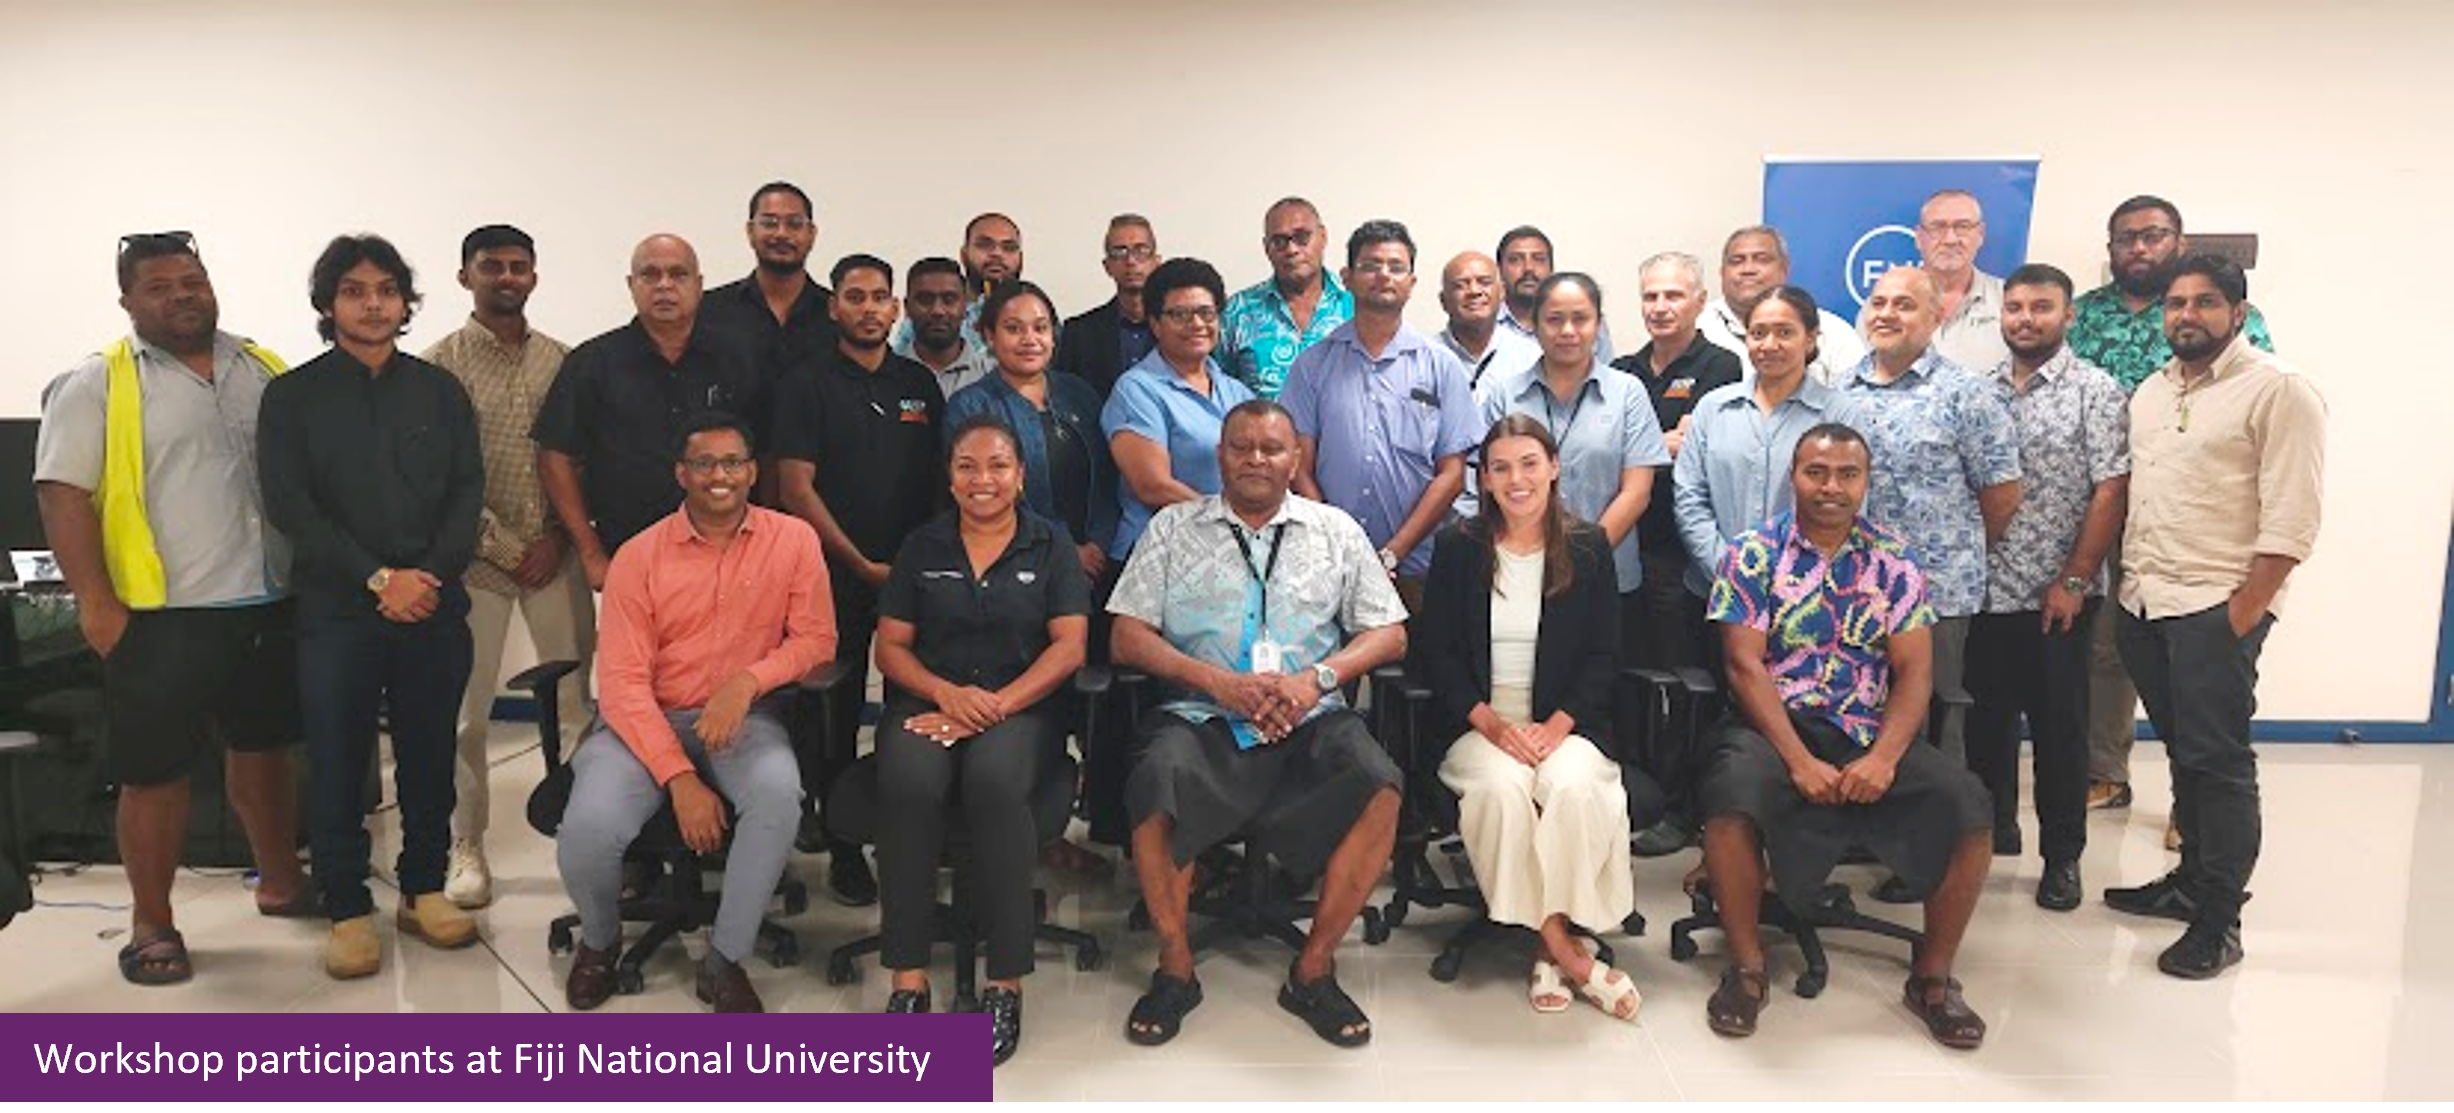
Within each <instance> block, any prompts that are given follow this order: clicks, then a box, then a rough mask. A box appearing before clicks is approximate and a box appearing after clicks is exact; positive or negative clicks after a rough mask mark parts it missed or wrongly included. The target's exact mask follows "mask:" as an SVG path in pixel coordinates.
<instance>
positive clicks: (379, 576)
mask: <svg viewBox="0 0 2454 1113" xmlns="http://www.w3.org/2000/svg"><path fill="white" fill-rule="evenodd" d="M390 586H392V570H391V569H389V568H378V569H376V570H375V574H374V575H371V576H368V577H367V578H366V589H367V590H368V591H372V592H374V593H375V594H377V595H381V594H383V589H385V588H387V587H390Z"/></svg>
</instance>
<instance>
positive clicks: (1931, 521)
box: [1836, 267, 2020, 760]
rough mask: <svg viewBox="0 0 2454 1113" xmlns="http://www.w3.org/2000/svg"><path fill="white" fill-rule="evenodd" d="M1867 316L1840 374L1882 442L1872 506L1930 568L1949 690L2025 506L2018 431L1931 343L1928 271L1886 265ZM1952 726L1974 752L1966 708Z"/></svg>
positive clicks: (1941, 678)
mask: <svg viewBox="0 0 2454 1113" xmlns="http://www.w3.org/2000/svg"><path fill="white" fill-rule="evenodd" d="M1864 316H1865V321H1866V340H1867V343H1868V345H1869V346H1870V347H1872V348H1873V351H1871V352H1869V353H1868V354H1867V356H1866V358H1865V359H1862V360H1859V361H1858V363H1857V366H1855V367H1853V368H1851V369H1849V370H1847V371H1844V372H1842V373H1841V376H1840V381H1839V383H1838V384H1836V385H1838V386H1839V388H1840V391H1841V393H1842V394H1844V395H1847V396H1848V397H1849V398H1850V399H1851V400H1852V402H1854V403H1855V404H1856V405H1857V407H1858V417H1857V428H1858V431H1860V432H1862V433H1864V434H1866V440H1867V443H1868V444H1869V445H1871V446H1872V447H1873V449H1874V472H1873V475H1872V477H1871V480H1872V481H1871V482H1870V484H1869V485H1868V489H1867V495H1866V516H1867V517H1869V518H1871V519H1874V520H1875V521H1876V522H1878V523H1880V524H1881V525H1883V526H1884V527H1886V528H1888V529H1890V530H1891V531H1892V532H1894V533H1897V534H1899V535H1900V536H1901V537H1902V538H1903V539H1904V540H1906V541H1907V542H1908V543H1909V548H1910V551H1911V552H1912V553H1913V554H1915V556H1916V558H1917V565H1918V567H1919V568H1921V569H1924V570H1925V573H1926V577H1927V581H1928V585H1929V587H1930V588H1931V589H1932V597H1931V598H1932V602H1933V604H1934V613H1935V615H1936V617H1937V618H1938V619H1939V621H1938V622H1937V623H1936V624H1935V630H1934V683H1935V687H1936V688H1937V689H1939V690H1943V691H1950V690H1954V689H1957V688H1959V687H1961V682H1962V670H1963V668H1964V666H1965V665H1966V660H1967V654H1966V649H1967V641H1968V626H1969V619H1970V617H1971V616H1973V615H1975V614H1976V613H1977V612H1978V611H1980V610H1982V609H1984V607H1985V567H1986V546H1988V545H1990V544H1993V543H1995V542H1997V541H2000V540H2001V539H2002V536H2003V533H2004V531H2005V530H2007V529H2008V528H2009V527H2010V524H2011V515H2012V513H2013V512H2015V511H2017V510H2018V509H2019V501H2020V466H2019V431H2018V428H2017V427H2016V426H2015V425H2014V424H2013V423H2012V420H2011V408H2010V406H2009V405H2008V404H2007V403H2005V402H2004V400H2003V397H2002V394H2001V392H2000V391H1997V390H1995V389H1994V388H1993V387H1992V386H1991V385H1989V384H1988V383H1986V382H1985V380H1983V379H1980V378H1978V377H1977V376H1975V375H1972V374H1970V373H1968V372H1967V371H1965V370H1962V369H1961V368H1960V367H1959V365H1957V364H1954V363H1952V362H1951V361H1950V360H1948V359H1944V358H1943V357H1942V355H1941V354H1939V353H1937V352H1936V351H1934V349H1933V342H1934V334H1935V332H1936V330H1937V329H1939V328H1940V327H1941V325H1942V303H1941V299H1940V298H1939V297H1937V295H1936V290H1935V286H1934V280H1933V279H1932V278H1930V277H1928V276H1927V275H1926V273H1925V272H1924V271H1922V270H1918V269H1916V268H1913V267H1895V268H1893V269H1892V270H1890V271H1886V272H1884V275H1883V277H1882V278H1881V279H1879V280H1877V281H1876V283H1875V288H1874V292H1873V293H1871V294H1869V295H1867V298H1866V312H1865V315H1864ZM1943 726H1944V729H1943V731H1942V737H1941V739H1940V740H1939V742H1938V744H1939V745H1941V746H1942V747H1943V750H1944V752H1945V753H1948V754H1950V755H1951V756H1952V757H1953V758H1954V759H1957V760H1965V759H1966V753H1967V747H1966V744H1965V742H1964V740H1963V736H1962V733H1961V731H1960V730H1959V729H1957V726H1958V723H1957V717H1956V716H1954V717H1952V718H1951V720H1949V721H1947V722H1946V723H1944V724H1943Z"/></svg>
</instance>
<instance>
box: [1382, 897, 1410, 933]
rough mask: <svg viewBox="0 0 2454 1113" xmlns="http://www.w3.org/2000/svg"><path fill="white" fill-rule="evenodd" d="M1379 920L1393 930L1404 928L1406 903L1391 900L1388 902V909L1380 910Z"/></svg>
mask: <svg viewBox="0 0 2454 1113" xmlns="http://www.w3.org/2000/svg"><path fill="white" fill-rule="evenodd" d="M1380 918H1381V920H1382V921H1383V922H1385V923H1387V924H1388V925H1389V926H1390V927H1393V928H1399V927H1405V926H1406V902H1405V901H1402V900H1393V901H1390V902H1389V907H1387V908H1384V909H1382V910H1381V912H1380Z"/></svg>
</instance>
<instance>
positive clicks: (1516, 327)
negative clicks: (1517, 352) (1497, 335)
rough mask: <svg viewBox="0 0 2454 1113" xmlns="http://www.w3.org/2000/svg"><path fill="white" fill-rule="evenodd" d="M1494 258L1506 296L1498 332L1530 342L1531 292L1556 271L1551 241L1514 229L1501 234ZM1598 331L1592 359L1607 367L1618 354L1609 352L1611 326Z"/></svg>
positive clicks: (1536, 231) (1531, 230) (1529, 229)
mask: <svg viewBox="0 0 2454 1113" xmlns="http://www.w3.org/2000/svg"><path fill="white" fill-rule="evenodd" d="M1496 256H1497V258H1498V259H1499V263H1500V287H1501V288H1502V289H1504V290H1506V291H1507V292H1508V297H1507V299H1506V300H1505V301H1502V302H1501V303H1500V317H1499V327H1500V331H1501V332H1504V333H1509V334H1512V335H1514V336H1515V337H1517V338H1518V339H1520V340H1525V341H1529V342H1530V341H1532V340H1533V339H1534V291H1536V290H1539V289H1541V288H1542V282H1543V280H1544V279H1547V278H1549V277H1551V272H1552V271H1553V270H1555V269H1557V264H1556V263H1555V262H1554V261H1553V260H1552V255H1551V237H1550V236H1549V235H1548V234H1546V233H1544V232H1543V230H1542V229H1540V228H1536V227H1534V226H1533V225H1531V224H1520V225H1517V226H1516V227H1514V228H1511V229H1509V230H1507V231H1505V232H1502V233H1500V247H1499V251H1498V252H1497V253H1496ZM1600 329H1601V331H1600V332H1599V333H1597V334H1596V336H1595V339H1594V344H1593V358H1594V359H1595V360H1596V361H1598V362H1601V363H1609V362H1610V361H1611V360H1613V359H1616V358H1618V353H1617V352H1615V351H1613V350H1612V349H1611V343H1610V326H1609V325H1607V324H1605V325H1602V326H1600ZM1536 347H1537V350H1539V346H1538V345H1537V346H1536Z"/></svg>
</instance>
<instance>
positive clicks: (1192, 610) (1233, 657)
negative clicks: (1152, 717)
mask: <svg viewBox="0 0 2454 1113" xmlns="http://www.w3.org/2000/svg"><path fill="white" fill-rule="evenodd" d="M1239 537H1240V538H1241V539H1242V541H1243V544H1241V545H1239V544H1237V540H1238V538H1239ZM1273 547H1275V548H1277V549H1279V550H1282V551H1279V552H1276V553H1273V551H1272V550H1273ZM1247 553H1250V554H1251V558H1250V560H1247V559H1246V554H1247ZM1265 578H1266V580H1267V583H1266V585H1265V584H1264V583H1263V580H1264V579H1265ZM1265 600H1266V601H1265ZM1264 609H1266V610H1267V614H1268V621H1267V623H1266V624H1264V623H1263V622H1262V615H1261V612H1262V611H1263V610H1264ZM1108 613H1110V614H1117V615H1123V616H1125V617H1127V618H1135V619H1140V620H1141V621H1143V622H1147V623H1149V624H1150V625H1151V626H1152V627H1153V628H1155V629H1156V630H1158V632H1159V636H1160V637H1163V638H1166V639H1167V642H1168V644H1169V645H1172V646H1175V647H1176V649H1177V651H1178V652H1181V653H1183V654H1185V655H1186V656H1188V657H1192V658H1193V659H1195V660H1198V661H1205V662H1208V663H1210V664H1212V665H1216V666H1218V667H1220V668H1224V669H1233V670H1236V671H1238V672H1249V671H1251V668H1252V646H1253V642H1254V640H1255V639H1257V638H1258V637H1261V636H1265V635H1266V636H1267V637H1268V638H1269V639H1270V640H1271V641H1272V642H1274V643H1276V644H1277V646H1278V648H1279V650H1280V662H1279V670H1278V671H1279V672H1280V673H1283V674H1288V675H1296V676H1301V675H1304V674H1306V673H1309V672H1310V671H1311V670H1312V666H1314V665H1316V664H1319V663H1320V662H1322V661H1324V660H1327V659H1328V658H1329V656H1330V654H1332V653H1335V652H1337V650H1338V647H1339V646H1341V645H1343V644H1345V643H1346V641H1347V638H1348V636H1349V635H1350V634H1361V633H1363V632H1365V631H1367V630H1377V629H1379V628H1381V627H1383V626H1392V625H1395V624H1397V623H1401V622H1404V621H1406V605H1405V604H1404V603H1401V602H1399V601H1398V598H1397V588H1396V586H1395V585H1393V584H1391V583H1390V582H1389V575H1388V573H1386V572H1384V571H1382V570H1381V567H1380V558H1379V556H1378V555H1377V554H1375V553H1374V552H1373V549H1372V542H1371V540H1370V539H1368V538H1366V537H1364V535H1363V527H1361V526H1358V525H1356V524H1355V520H1354V519H1353V518H1350V517H1347V516H1346V515H1345V514H1344V513H1342V512H1340V511H1339V510H1338V509H1337V508H1336V507H1333V506H1326V505H1323V504H1321V503H1317V502H1314V501H1312V500H1311V499H1307V498H1305V497H1303V496H1302V495H1298V494H1294V493H1293V492H1289V493H1288V495H1287V499H1286V501H1285V502H1284V503H1281V504H1280V505H1279V508H1278V513H1277V514H1275V515H1273V516H1272V517H1271V518H1270V520H1269V522H1268V523H1266V524H1264V525H1263V526H1262V527H1261V528H1260V529H1257V530H1256V529H1252V528H1250V527H1248V526H1246V525H1245V524H1244V523H1243V522H1242V521H1241V520H1239V519H1238V518H1236V516H1235V512H1234V511H1232V510H1230V509H1228V507H1227V500H1226V499H1224V498H1222V497H1220V496H1217V495H1208V496H1205V497H1203V498H1201V499H1198V500H1195V501H1193V502H1180V503H1177V504H1176V505H1174V506H1170V507H1168V508H1167V509H1165V510H1162V511H1160V512H1159V514H1158V516H1157V517H1155V518H1153V519H1151V522H1150V531H1149V532H1148V533H1147V534H1145V535H1144V536H1143V538H1142V543H1141V544H1140V545H1138V546H1136V547H1135V548H1134V550H1133V558H1132V559H1131V560H1129V561H1126V562H1125V571H1124V573H1123V574H1122V575H1121V576H1119V577H1118V578H1117V581H1116V591H1115V593H1114V594H1113V595H1111V596H1109V597H1108ZM1175 694H1176V696H1177V698H1176V699H1174V700H1173V701H1172V702H1169V703H1166V704H1163V705H1161V708H1162V710H1166V711H1172V712H1174V713H1176V714H1178V715H1181V716H1184V717H1185V718H1187V719H1191V720H1193V721H1195V722H1201V721H1204V720H1208V719H1212V718H1216V717H1219V716H1221V715H1225V714H1226V712H1225V711H1224V710H1223V709H1221V708H1220V707H1219V706H1217V705H1216V704H1213V703H1210V702H1209V701H1208V700H1206V699H1204V698H1202V696H1201V694H1200V693H1198V692H1181V693H1175ZM1344 705H1345V700H1344V698H1343V697H1341V696H1340V695H1339V694H1338V693H1336V692H1331V693H1328V694H1327V695H1324V696H1322V697H1321V703H1320V706H1319V707H1317V708H1315V709H1314V710H1313V714H1314V715H1318V714H1320V713H1321V712H1323V711H1326V710H1328V709H1330V708H1333V707H1342V706H1344Z"/></svg>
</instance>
